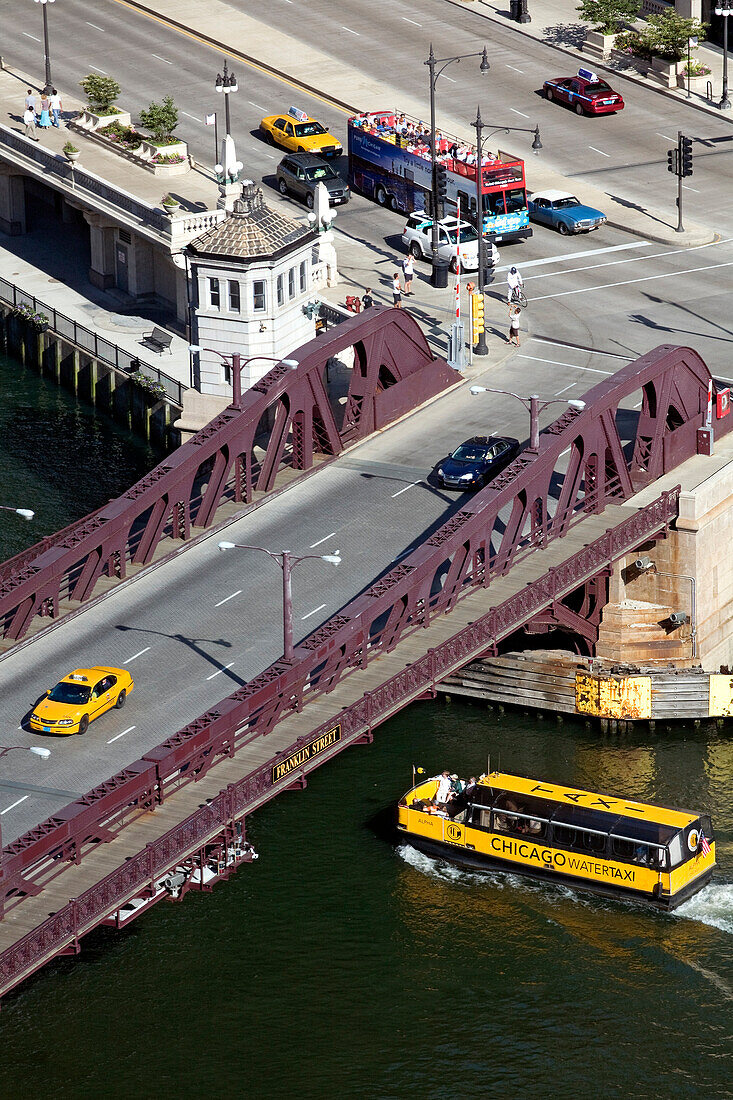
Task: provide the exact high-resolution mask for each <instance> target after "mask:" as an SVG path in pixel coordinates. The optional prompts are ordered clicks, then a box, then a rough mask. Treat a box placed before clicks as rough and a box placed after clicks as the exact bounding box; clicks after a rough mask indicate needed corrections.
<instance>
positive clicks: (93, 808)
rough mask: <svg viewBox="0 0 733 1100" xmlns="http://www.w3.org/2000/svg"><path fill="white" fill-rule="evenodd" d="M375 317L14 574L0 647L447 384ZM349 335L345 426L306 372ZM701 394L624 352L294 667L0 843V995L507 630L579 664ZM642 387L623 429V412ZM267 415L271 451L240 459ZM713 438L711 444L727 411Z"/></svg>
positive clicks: (316, 372) (690, 354)
mask: <svg viewBox="0 0 733 1100" xmlns="http://www.w3.org/2000/svg"><path fill="white" fill-rule="evenodd" d="M369 314H371V316H367V317H364V315H361V316H360V317H359V318H355V319H354V320H353V321H350V322H348V323H347V324H345V325H343V326H340V328H339V330H338V331H337V332H336V333H335V334H334V335H333V336H332V337H330V338H326V339H323V338H320V339H317V340H316V341H314V342H313V343H312V344H310V345H307V346H306V348H305V349H301V352H300V353H299V355H298V358H299V360H300V364H301V365H300V367H299V369H298V371H297V372H293V371H287V370H286V369H285V368H284V367H277V368H275V370H274V371H272V372H271V373H270V374H269V375H268V376H267V377H266V378H265V379H263V381H262V382H261V383H260V384H259V385H258V387H255V391H254V392H250V393H248V394H247V395H246V397H245V398H244V399H243V402H242V407H241V409H233V408H231V407H230V408H229V409H227V410H226V411H225V412H224V413H222V415H221V416H220V417H218V418H217V419H216V420H215V421H213V422H212V424H210V425H208V426H207V427H206V428H205V429H204V430H203V431H202V432H200V433H199V435H198V436H197V437H195V439H193V440H192V441H191V442H190V443H188V444H186V445H185V446H184V447H182V448H181V449H180V450H179V451H178V452H177V453H176V454H175V455H173V456H172V458H171V459H169V460H166V462H164V463H163V464H162V465H161V466H159V467H158V468H157V469H156V470H154V471H153V472H152V473H151V474H150V475H149V476H148V477H147V478H145V479H144V480H143V481H142V482H140V483H139V485H137V486H135V487H133V489H131V490H130V492H129V493H127V494H125V496H123V497H121V498H120V499H119V500H118V501H115V502H114V503H113V504H111V505H109V506H107V507H106V508H104V509H101V510H100V511H99V512H97V513H95V514H94V515H93V516H91V517H89V518H88V519H87V520H85V521H83V522H82V523H81V524H78V525H75V526H73V527H71V528H69V529H67V531H65V532H62V533H61V534H60V535H59V536H57V537H55V538H53V539H50V540H47V543H45V544H43V546H42V547H40V548H35V549H34V550H32V551H29V552H28V553H27V554H26V555H22V556H21V559H14V561H13V562H11V563H9V564H8V566H6V567H5V570H4V573H3V576H4V583H3V585H2V588H1V589H0V612H1V613H2V616H3V619H2V622H3V624H4V632H5V634H6V636H7V637H9V638H20V637H22V636H23V634H24V632H26V631H27V630H28V628H29V626H30V624H31V623H32V622H33V621H34V619H36V618H37V617H38V616H42V615H44V614H52V615H55V614H57V613H58V612H59V610H63V608H61V609H60V607H59V605H60V602H61V601H62V600H64V599H67V600H68V599H69V597H71V598H72V599H73V600H75V601H83V600H86V599H89V598H90V596H91V595H92V592H93V588H94V584H95V581H96V580H97V579H99V578H102V577H105V578H107V579H108V580H112V579H114V577H121V576H123V575H124V572H125V567H126V564H127V563H129V562H132V563H141V564H144V563H145V562H147V561H150V560H151V559H152V556H153V552H154V550H155V548H156V545H157V544H158V543H159V542H160V541H161V540H162V539H163V538H168V539H173V540H179V541H181V540H186V539H188V538H190V536H191V533H192V529H193V528H194V527H205V526H206V525H208V524H210V523H212V522H213V520H214V517H215V512H216V506H217V502H221V501H222V500H227V499H230V498H231V499H233V501H234V503H235V504H236V503H238V502H239V501H244V500H249V499H252V497H253V495H254V494H255V493H256V492H257V491H259V490H262V489H266V488H268V487H270V486H271V485H272V484H273V483H274V480H275V474H276V471H277V470H278V469H280V468H281V467H282V460H283V456H284V455H285V454H286V453H287V454H289V456H290V457H289V463H290V466H289V469H290V472H291V473H292V469H301V470H302V469H307V468H308V467H309V466H311V465H312V464H313V463H314V461H316V459H317V458H318V457H319V456H320V455H323V454H326V455H333V454H338V453H339V451H340V450H341V449H342V448H343V446H344V445H345V443H346V442H347V441H348V439H349V438H353V437H355V436H357V435H359V434H365V433H366V432H368V431H371V430H372V429H373V428H374V427H375V426H377V425H379V424H380V423H386V422H387V421H388V420H390V419H393V418H394V417H395V416H396V415H399V414H400V413H401V412H402V411H405V410H406V409H407V408H410V407H412V406H413V405H414V404H416V403H418V401H420V400H423V399H424V398H425V397H426V396H429V395H432V394H434V393H437V392H439V391H440V390H441V389H442V388H444V387H445V386H446V385H447V384H449V382H450V381H451V380H452V377H451V375H450V373H449V372H448V371H447V368H446V367H445V364H444V363H442V361H434V360H433V358H432V356H431V355H430V353H429V351H428V350H427V347H426V345H425V342H424V339H423V338H422V335H421V334H420V333H419V330H418V329H417V326H416V325H415V323H414V322H412V321H411V319H409V317H408V316H407V315H406V314H404V313H401V312H400V311H393V310H380V311H372V310H370V311H369ZM344 330H348V331H346V332H345V331H344ZM351 344H353V345H354V347H355V349H356V360H355V367H354V372H353V379H352V389H351V390H350V392H349V396H348V400H347V403H346V407H345V414H344V417H343V422H342V423H341V424H340V425H338V424H337V423H336V421H335V419H334V416H333V412H332V411H331V409H330V406H329V403H328V398H327V395H326V391H325V389H324V387H323V383H322V374H323V368H324V365H325V362H326V360H327V359H328V358H329V357H330V356H332V355H335V354H337V353H338V352H339V351H341V350H343V348H344V347H345V346H348V345H351ZM405 363H407V364H408V365H407V367H406V366H405ZM400 364H401V366H400ZM411 366H412V368H413V369H410V368H411ZM710 384H711V376H710V373H709V371H708V369H707V367H706V365H705V363H704V362H703V361H702V359H701V358H700V356H699V355H697V353H696V352H694V351H692V350H691V349H689V348H683V347H673V346H669V345H663V346H661V347H658V348H656V349H655V350H654V351H651V352H649V353H648V354H647V355H644V356H642V357H641V358H640V359H638V360H636V361H635V362H632V363H629V364H628V365H627V366H625V367H623V368H622V369H621V370H620V371H618V372H617V373H616V374H615V375H614V376H613V377H611V378H608V379H607V380H605V381H603V382H601V383H599V384H598V385H597V386H595V387H594V388H593V389H592V390H590V391H589V392H588V393H587V394H586V395H585V398H584V399H585V402H586V407H585V408H584V409H583V410H577V409H569V410H568V411H567V412H565V413H564V414H563V415H562V416H561V417H560V418H559V419H558V420H556V421H555V422H554V423H553V424H551V425H550V426H549V427H548V428H546V429H545V431H544V432H543V433H542V435H541V436H540V443H539V447H538V448H537V449H536V450H529V449H527V450H524V451H523V452H522V453H521V454H520V455H519V456H518V457H517V459H516V460H515V461H514V462H513V463H512V465H511V466H509V467H508V468H507V469H506V470H505V471H504V472H503V473H502V474H500V475H499V477H497V478H496V479H495V480H494V481H493V482H492V483H491V484H490V485H489V486H487V487H486V488H485V489H483V490H482V491H481V492H479V493H477V494H476V495H475V496H474V497H473V498H471V499H470V500H466V502H465V503H463V505H462V507H461V508H460V510H459V511H458V512H456V513H454V514H453V515H452V516H451V517H450V519H448V520H447V522H446V523H445V524H444V525H443V526H442V527H440V528H439V529H438V530H436V531H433V532H432V533H431V534H429V535H428V536H426V538H425V539H424V541H423V542H422V544H421V545H419V546H418V547H417V548H416V549H415V550H413V551H412V552H411V553H410V554H409V556H407V557H405V558H403V559H401V560H400V562H399V564H397V565H395V566H394V568H392V569H391V570H390V571H389V572H388V573H386V574H385V575H383V576H381V577H379V578H378V579H377V580H376V581H375V582H374V583H373V584H372V585H371V586H370V587H369V588H368V589H366V590H365V591H363V592H362V593H361V594H360V595H359V596H357V597H356V598H355V599H353V600H352V601H351V602H350V603H349V604H347V605H346V606H345V607H343V608H342V609H341V611H340V612H339V613H338V614H336V615H335V616H333V618H332V619H330V620H329V621H328V622H326V623H324V624H323V625H322V626H321V627H319V628H318V629H317V630H316V631H314V632H313V633H312V634H311V635H309V636H308V637H306V638H305V639H304V640H303V641H302V642H300V644H298V645H297V646H296V647H295V653H294V657H293V660H292V661H287V662H286V661H284V660H282V659H281V660H280V661H278V662H276V663H274V664H273V665H271V666H270V667H269V668H267V669H266V670H265V671H264V672H262V673H261V674H260V675H259V676H257V677H256V678H255V679H253V680H252V681H250V682H249V683H247V684H246V685H244V686H243V687H241V688H240V689H239V690H237V691H235V692H234V693H233V694H232V695H230V696H228V697H227V698H226V699H223V700H221V702H220V703H218V704H217V705H216V706H215V707H213V708H211V709H210V710H208V711H207V712H206V713H205V714H202V715H201V716H200V717H199V718H197V719H196V720H195V721H193V722H191V723H189V724H188V725H187V726H185V727H184V728H183V729H181V730H179V731H178V732H177V733H175V734H174V735H173V736H171V737H169V738H168V739H167V740H166V741H164V742H163V743H162V744H160V745H158V746H157V747H156V748H153V749H151V750H150V751H148V752H146V753H145V754H144V755H143V756H142V757H141V758H140V759H139V760H135V761H132V762H131V763H130V764H129V766H128V767H127V768H125V769H124V770H123V771H122V772H120V773H118V774H117V775H114V776H112V777H110V778H109V779H108V780H107V781H106V782H104V783H102V784H100V785H99V786H97V787H95V788H94V789H93V790H91V791H89V792H88V793H87V794H86V795H84V796H83V797H82V798H79V799H77V800H76V801H74V802H72V803H70V804H69V805H68V806H66V807H65V808H64V809H63V810H62V811H61V812H59V813H57V814H55V815H54V816H53V817H51V818H49V819H47V820H45V821H42V822H39V823H38V825H37V826H35V827H34V828H32V829H31V830H30V831H29V832H27V833H25V834H24V835H22V836H20V837H18V838H17V839H16V840H13V841H12V842H11V843H9V844H7V845H6V846H5V847H4V849H3V850H2V863H1V864H0V908H1V910H2V915H3V919H2V920H0V995H2V994H4V993H6V992H7V991H9V990H10V989H12V988H13V987H14V986H16V985H17V984H18V983H19V982H21V981H23V980H24V979H25V978H26V977H27V976H28V975H30V974H31V973H33V972H34V971H35V970H37V969H39V968H40V967H42V966H43V965H44V964H45V963H46V962H48V961H49V960H51V959H52V958H54V957H55V956H57V955H59V954H69V953H71V954H74V953H76V952H78V951H79V950H80V945H81V941H82V938H83V936H84V935H86V934H87V933H88V932H89V931H91V930H92V929H93V928H95V927H97V926H98V925H100V924H113V925H115V926H117V927H123V926H124V925H125V924H126V923H127V922H128V921H129V920H131V919H134V917H135V916H136V915H137V914H138V913H140V912H142V911H144V910H145V909H146V908H147V907H149V906H150V905H152V904H155V903H156V902H157V901H158V900H159V899H161V898H167V897H171V896H176V897H182V896H183V895H184V894H185V893H186V891H187V890H189V889H208V888H210V886H211V884H212V883H213V882H215V881H217V880H218V879H221V878H225V877H227V876H228V875H229V874H230V873H231V872H232V871H233V870H234V869H235V868H236V867H237V866H238V865H239V863H241V862H243V861H246V860H247V859H249V858H251V853H250V852H249V851H248V848H247V845H246V841H245V839H244V822H245V819H246V816H247V815H248V814H249V813H251V812H252V811H253V810H255V809H256V808H257V807H258V806H260V805H262V804H263V803H264V802H266V801H268V800H269V799H271V798H273V797H275V796H276V795H277V794H278V793H279V792H280V791H282V790H285V789H292V788H294V787H304V786H305V785H306V782H307V775H308V772H309V771H310V770H312V768H314V767H317V766H319V765H320V764H321V763H323V762H324V761H326V760H328V759H330V758H331V757H333V756H334V755H335V754H337V753H338V752H340V751H342V749H344V748H345V747H347V746H349V745H354V744H360V743H368V742H370V741H371V739H372V736H373V730H374V729H375V727H376V726H378V725H379V724H380V723H382V722H384V721H385V720H386V719H387V718H389V717H390V716H391V715H394V714H395V713H397V712H398V711H399V710H401V709H402V708H404V707H406V706H407V705H408V704H409V703H411V702H413V701H414V700H417V699H421V698H426V697H430V696H431V695H434V693H435V690H436V687H437V685H439V684H440V682H441V680H442V679H443V678H444V677H445V676H447V675H449V674H450V673H451V672H454V671H455V670H457V669H459V668H460V667H462V666H463V665H464V664H466V663H467V662H469V661H471V660H473V659H475V658H477V657H479V656H481V655H483V654H486V653H489V652H496V647H497V646H498V644H499V643H500V642H501V640H502V639H504V638H506V637H508V636H509V635H510V634H512V633H513V632H515V631H516V630H519V629H521V628H522V627H525V626H530V628H531V627H532V625H533V624H535V625H536V626H539V627H541V626H542V625H543V624H547V623H548V621H549V622H554V623H556V624H559V625H561V626H562V627H563V628H564V629H566V630H569V631H573V632H575V633H576V635H577V636H578V639H579V645H580V646H581V647H583V648H585V651H586V652H588V653H592V652H593V645H594V642H595V639H596V637H597V627H598V622H599V618H600V611H601V608H602V605H603V601H604V599H605V587H604V585H605V578H607V576H608V575H609V572H610V568H611V566H612V564H613V562H614V561H616V560H618V559H619V558H621V557H622V556H623V555H625V554H627V553H629V552H631V551H633V550H635V549H637V548H638V547H640V546H642V545H643V544H644V543H646V542H649V541H650V540H653V539H656V538H661V537H664V534H665V532H666V530H667V529H668V528H669V526H670V525H671V524H673V523H674V520H675V517H676V515H677V501H678V495H679V489H673V490H671V491H668V492H663V493H661V494H660V496H659V497H658V498H657V499H656V500H654V501H652V503H650V504H648V505H647V506H645V507H637V506H635V505H634V504H633V501H632V498H633V497H634V496H635V494H636V493H637V491H638V490H640V489H642V488H644V487H645V486H648V485H650V484H651V483H653V482H654V481H655V480H656V479H657V478H659V477H660V476H661V475H662V474H665V473H668V472H670V471H672V470H673V469H674V468H675V467H676V466H678V465H679V464H680V463H682V462H684V461H685V460H686V459H688V458H690V457H691V456H692V455H694V454H696V453H698V447H699V443H700V431H701V429H704V427H705V423H706V415H707V410H708V401H709V386H710ZM714 389H715V383H714V382H713V390H714ZM637 392H638V394H640V411H639V414H638V420H637V422H636V423H635V426H634V429H633V432H628V430H627V429H625V428H622V427H621V425H623V423H624V421H625V420H628V409H629V399H630V397H631V395H635V394H636V393H637ZM390 394H392V395H393V400H392V402H391V403H390V400H389V398H390ZM268 410H270V413H271V417H270V423H271V424H272V432H271V435H270V441H269V443H268V444H267V446H266V448H265V449H264V451H260V452H257V451H256V448H255V442H256V438H257V428H258V427H260V426H261V424H262V421H263V418H264V417H265V415H266V414H267V412H268ZM715 428H716V431H717V433H718V434H722V433H723V432H724V431H726V430H727V421H726V420H721V421H720V422H718V423H716V425H715ZM263 456H264V457H263ZM628 502H631V503H628ZM49 913H51V914H52V915H50V916H49Z"/></svg>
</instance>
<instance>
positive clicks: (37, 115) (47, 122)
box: [23, 88, 64, 141]
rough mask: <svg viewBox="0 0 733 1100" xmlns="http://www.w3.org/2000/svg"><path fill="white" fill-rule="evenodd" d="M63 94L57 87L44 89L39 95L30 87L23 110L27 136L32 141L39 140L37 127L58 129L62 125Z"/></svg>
mask: <svg viewBox="0 0 733 1100" xmlns="http://www.w3.org/2000/svg"><path fill="white" fill-rule="evenodd" d="M63 109H64V108H63V105H62V103H61V96H60V95H59V93H58V92H57V91H56V89H55V88H51V90H50V92H47V91H44V92H42V93H41V95H40V96H37V95H36V94H35V92H34V91H33V89H32V88H29V89H28V91H27V92H26V97H25V109H24V111H23V124H24V125H25V136H26V137H27V138H30V139H31V141H39V140H40V139H39V137H38V135H37V133H36V129H37V127H40V128H41V129H42V130H46V129H48V128H49V127H51V126H55V127H56V128H57V129H58V128H59V127H60V126H61V112H62V111H63Z"/></svg>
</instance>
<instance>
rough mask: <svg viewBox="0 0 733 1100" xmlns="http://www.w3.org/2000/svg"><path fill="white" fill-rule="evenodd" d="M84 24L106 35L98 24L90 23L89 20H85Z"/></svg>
mask: <svg viewBox="0 0 733 1100" xmlns="http://www.w3.org/2000/svg"><path fill="white" fill-rule="evenodd" d="M84 22H85V23H86V25H87V26H88V27H94V29H95V31H101V32H102V34H104V27H98V26H97V24H96V23H90V22H89V20H88V19H85V20H84Z"/></svg>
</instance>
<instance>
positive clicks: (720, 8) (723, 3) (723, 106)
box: [715, 0, 733, 111]
mask: <svg viewBox="0 0 733 1100" xmlns="http://www.w3.org/2000/svg"><path fill="white" fill-rule="evenodd" d="M732 11H733V8H731V3H730V0H720V3H719V4H716V5H715V14H716V15H719V16H720V17H721V18H722V20H723V94H722V96H721V97H720V103H719V104H718V107H719V108H720V110H721V111H729V110H730V100H729V99H728V16H729V15H730V14H731V12H732Z"/></svg>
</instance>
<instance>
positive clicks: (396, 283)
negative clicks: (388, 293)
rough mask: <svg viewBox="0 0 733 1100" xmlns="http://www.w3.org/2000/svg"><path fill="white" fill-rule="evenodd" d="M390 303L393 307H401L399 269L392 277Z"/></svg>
mask: <svg viewBox="0 0 733 1100" xmlns="http://www.w3.org/2000/svg"><path fill="white" fill-rule="evenodd" d="M392 305H393V306H394V307H395V309H402V287H401V286H400V273H399V271H395V273H394V277H393V279H392Z"/></svg>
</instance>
